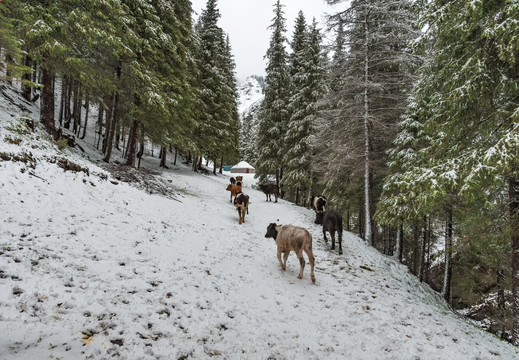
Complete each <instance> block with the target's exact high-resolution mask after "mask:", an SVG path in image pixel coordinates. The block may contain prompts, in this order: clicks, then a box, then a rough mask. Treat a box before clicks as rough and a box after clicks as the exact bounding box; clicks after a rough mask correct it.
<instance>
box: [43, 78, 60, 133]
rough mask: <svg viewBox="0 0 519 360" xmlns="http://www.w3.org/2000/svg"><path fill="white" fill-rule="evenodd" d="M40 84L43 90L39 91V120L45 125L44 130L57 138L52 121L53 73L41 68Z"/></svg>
mask: <svg viewBox="0 0 519 360" xmlns="http://www.w3.org/2000/svg"><path fill="white" fill-rule="evenodd" d="M41 84H42V85H43V90H42V92H41V103H40V108H41V110H40V122H41V123H42V124H43V126H44V127H45V130H46V131H47V132H48V133H49V134H50V135H52V138H53V139H54V140H58V139H59V133H58V131H56V127H55V123H54V86H53V85H54V84H53V74H52V73H51V72H50V71H49V70H47V69H42V77H41Z"/></svg>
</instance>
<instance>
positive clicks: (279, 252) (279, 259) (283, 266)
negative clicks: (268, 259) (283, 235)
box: [278, 248, 287, 271]
mask: <svg viewBox="0 0 519 360" xmlns="http://www.w3.org/2000/svg"><path fill="white" fill-rule="evenodd" d="M278 261H279V265H281V270H283V271H284V270H286V269H287V267H286V266H285V265H283V262H282V261H281V250H280V249H279V248H278ZM285 263H286V260H285Z"/></svg>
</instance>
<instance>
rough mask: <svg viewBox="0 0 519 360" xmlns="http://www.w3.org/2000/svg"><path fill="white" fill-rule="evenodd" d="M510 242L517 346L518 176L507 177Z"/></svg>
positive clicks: (514, 342)
mask: <svg viewBox="0 0 519 360" xmlns="http://www.w3.org/2000/svg"><path fill="white" fill-rule="evenodd" d="M508 189H509V190H508V191H509V195H508V196H509V202H510V205H509V209H510V223H511V242H512V309H513V310H512V312H513V315H512V317H513V318H512V343H513V344H514V345H516V346H519V178H517V177H515V176H511V177H510V178H509V179H508Z"/></svg>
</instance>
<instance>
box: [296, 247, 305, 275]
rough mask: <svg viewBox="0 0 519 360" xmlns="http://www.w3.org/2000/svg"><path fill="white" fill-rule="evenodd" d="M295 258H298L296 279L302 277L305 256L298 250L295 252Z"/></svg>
mask: <svg viewBox="0 0 519 360" xmlns="http://www.w3.org/2000/svg"><path fill="white" fill-rule="evenodd" d="M296 255H297V258H298V259H299V265H300V269H299V275H298V276H297V278H298V279H301V278H302V277H303V270H304V269H305V258H304V257H303V251H302V250H299V251H297V252H296Z"/></svg>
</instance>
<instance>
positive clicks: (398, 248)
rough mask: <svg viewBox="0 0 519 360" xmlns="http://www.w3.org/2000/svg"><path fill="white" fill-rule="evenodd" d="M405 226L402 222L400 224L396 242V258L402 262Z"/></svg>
mask: <svg viewBox="0 0 519 360" xmlns="http://www.w3.org/2000/svg"><path fill="white" fill-rule="evenodd" d="M403 244H404V226H403V225H402V224H399V225H398V228H397V231H396V244H395V247H396V249H395V255H394V256H395V259H397V260H398V261H399V262H402V253H403V249H404V246H403Z"/></svg>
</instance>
